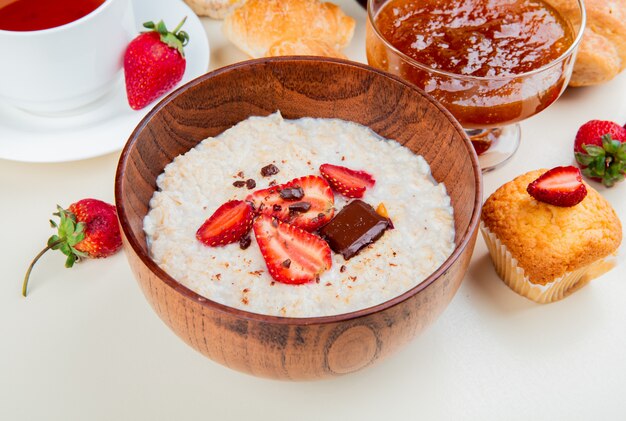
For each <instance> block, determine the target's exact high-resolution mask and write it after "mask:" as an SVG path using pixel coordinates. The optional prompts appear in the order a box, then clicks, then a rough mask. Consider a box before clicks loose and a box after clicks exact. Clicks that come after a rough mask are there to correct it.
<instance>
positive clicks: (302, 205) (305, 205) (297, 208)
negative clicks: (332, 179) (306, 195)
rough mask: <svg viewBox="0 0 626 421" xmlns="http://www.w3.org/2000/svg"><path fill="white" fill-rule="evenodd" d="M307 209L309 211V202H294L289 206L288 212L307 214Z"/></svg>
mask: <svg viewBox="0 0 626 421" xmlns="http://www.w3.org/2000/svg"><path fill="white" fill-rule="evenodd" d="M309 209H311V203H309V202H296V203H294V204H293V205H289V212H291V213H304V212H308V211H309ZM279 210H280V209H279Z"/></svg>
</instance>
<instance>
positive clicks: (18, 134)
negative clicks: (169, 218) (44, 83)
mask: <svg viewBox="0 0 626 421" xmlns="http://www.w3.org/2000/svg"><path fill="white" fill-rule="evenodd" d="M132 2H133V9H134V15H135V21H136V23H137V32H138V33H139V32H140V31H142V30H144V28H143V26H142V24H143V22H147V21H150V20H152V21H154V22H157V21H158V20H160V19H163V20H164V21H165V23H166V24H167V25H168V28H173V27H174V26H176V24H177V23H178V22H180V21H181V19H182V18H183V17H185V16H187V21H186V22H185V25H184V26H183V30H185V31H187V33H188V34H189V38H190V41H189V44H188V45H187V46H186V47H185V56H186V58H187V67H186V69H185V75H184V76H183V79H182V81H181V82H180V83H179V85H178V86H180V84H183V83H186V82H188V81H190V80H191V79H194V78H196V77H198V76H200V75H202V74H204V73H205V72H206V71H207V69H208V67H209V43H208V39H207V35H206V32H205V30H204V27H203V26H202V22H200V19H198V17H197V16H196V15H195V14H194V13H193V11H192V10H191V9H190V8H189V7H188V6H187V5H186V4H185V3H184V2H182V1H181V0H161V1H154V0H132ZM157 102H158V101H155V102H154V103H152V104H151V105H148V106H147V107H145V108H144V109H142V110H139V111H134V110H132V109H131V108H130V107H129V106H128V102H127V100H126V90H125V87H124V81H123V76H122V75H120V78H119V80H118V81H117V82H116V85H115V86H114V87H113V89H112V90H111V91H110V92H109V93H108V94H107V95H106V96H105V97H103V98H101V99H99V100H98V101H96V102H95V103H93V104H91V105H89V106H87V107H84V108H83V109H81V111H80V113H76V114H73V115H63V116H42V115H36V114H31V113H29V112H26V111H23V110H20V109H17V108H14V107H12V106H10V105H8V104H4V103H0V158H4V159H8V160H12V161H22V162H65V161H76V160H79V159H86V158H92V157H95V156H100V155H105V154H107V153H111V152H114V151H117V150H120V149H121V148H122V147H123V146H124V144H125V143H126V141H127V140H128V137H129V136H130V134H131V133H132V131H133V129H134V128H135V126H136V125H137V123H139V121H140V120H141V119H142V118H143V116H144V115H146V114H147V113H148V111H150V109H151V108H152V107H153V106H154V105H155V104H156V103H157Z"/></svg>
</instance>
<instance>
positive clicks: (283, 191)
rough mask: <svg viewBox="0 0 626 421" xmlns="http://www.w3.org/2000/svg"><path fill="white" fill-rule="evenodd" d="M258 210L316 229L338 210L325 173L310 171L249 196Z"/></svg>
mask: <svg viewBox="0 0 626 421" xmlns="http://www.w3.org/2000/svg"><path fill="white" fill-rule="evenodd" d="M246 201H248V202H250V203H251V204H252V206H254V209H255V210H256V212H257V213H260V214H263V215H269V216H272V217H274V218H277V219H279V220H281V221H283V222H288V223H290V224H291V225H295V226H296V227H299V228H302V229H304V230H306V231H315V230H316V229H318V228H319V227H321V226H322V225H324V224H326V223H327V222H328V221H330V219H331V218H332V217H333V215H334V214H335V208H334V205H335V197H334V195H333V192H332V190H331V189H330V186H329V185H328V183H327V182H326V180H324V179H323V178H322V177H320V176H317V175H309V176H305V177H299V178H295V179H293V180H291V181H288V182H287V183H285V184H280V185H276V186H272V187H269V188H267V189H262V190H257V191H255V192H253V193H252V194H250V195H248V197H246Z"/></svg>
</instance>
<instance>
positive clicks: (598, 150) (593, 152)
mask: <svg viewBox="0 0 626 421" xmlns="http://www.w3.org/2000/svg"><path fill="white" fill-rule="evenodd" d="M583 149H584V150H585V152H587V153H588V154H589V155H590V156H594V157H596V156H602V157H604V149H603V148H602V147H600V146H596V145H583Z"/></svg>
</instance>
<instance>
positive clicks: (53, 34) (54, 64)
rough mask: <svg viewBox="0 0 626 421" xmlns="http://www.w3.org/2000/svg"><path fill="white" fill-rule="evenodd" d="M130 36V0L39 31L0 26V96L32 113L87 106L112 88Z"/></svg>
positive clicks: (132, 26) (117, 1)
mask: <svg viewBox="0 0 626 421" xmlns="http://www.w3.org/2000/svg"><path fill="white" fill-rule="evenodd" d="M135 34H136V29H135V22H134V19H133V13H132V5H131V2H130V0H106V1H105V2H104V3H102V4H101V5H100V6H99V7H98V8H97V9H95V10H94V11H93V12H91V13H89V14H88V15H86V16H83V17H82V18H80V19H78V20H75V21H73V22H70V23H67V24H65V25H62V26H57V27H55V28H50V29H43V30H39V31H4V30H0V57H2V65H0V100H2V101H6V102H8V103H10V104H12V105H14V106H16V107H19V108H22V109H24V110H27V111H32V112H38V113H59V112H66V111H71V110H76V109H77V108H79V107H81V106H83V105H86V104H89V103H91V102H93V101H95V100H97V99H98V98H100V97H101V96H102V95H104V94H105V93H107V91H108V90H109V89H111V88H112V87H113V86H114V84H115V83H114V82H115V81H116V80H117V78H118V76H119V75H120V72H121V69H122V61H123V55H124V50H125V49H126V46H127V45H128V43H129V42H130V40H131V39H132V38H133V37H134V35H135Z"/></svg>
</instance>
